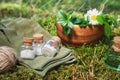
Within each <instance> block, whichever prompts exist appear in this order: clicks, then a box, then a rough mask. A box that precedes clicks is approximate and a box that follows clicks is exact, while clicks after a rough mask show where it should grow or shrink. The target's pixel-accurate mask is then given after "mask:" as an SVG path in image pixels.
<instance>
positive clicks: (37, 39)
mask: <svg viewBox="0 0 120 80" xmlns="http://www.w3.org/2000/svg"><path fill="white" fill-rule="evenodd" d="M33 38H34V42H35V43H37V44H41V43H42V40H43V34H34V35H33Z"/></svg>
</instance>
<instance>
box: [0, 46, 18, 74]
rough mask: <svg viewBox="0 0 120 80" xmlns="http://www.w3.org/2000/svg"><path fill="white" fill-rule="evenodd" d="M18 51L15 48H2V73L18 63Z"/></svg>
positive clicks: (0, 64)
mask: <svg viewBox="0 0 120 80" xmlns="http://www.w3.org/2000/svg"><path fill="white" fill-rule="evenodd" d="M16 59H17V57H16V51H15V50H14V49H13V48H10V47H7V46H2V47H0V73H3V72H5V71H7V70H9V69H11V68H12V67H13V66H14V65H15V63H16Z"/></svg>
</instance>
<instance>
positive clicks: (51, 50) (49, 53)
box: [41, 36, 61, 57]
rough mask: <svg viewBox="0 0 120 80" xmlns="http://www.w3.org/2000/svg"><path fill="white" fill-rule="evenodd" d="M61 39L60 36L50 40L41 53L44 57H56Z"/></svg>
mask: <svg viewBox="0 0 120 80" xmlns="http://www.w3.org/2000/svg"><path fill="white" fill-rule="evenodd" d="M60 43H61V39H60V38H59V37H58V36H53V37H52V38H51V39H50V40H48V41H47V42H46V43H45V45H44V46H43V47H42V49H41V52H42V54H43V56H46V57H54V56H55V55H56V53H57V50H58V49H59V46H60Z"/></svg>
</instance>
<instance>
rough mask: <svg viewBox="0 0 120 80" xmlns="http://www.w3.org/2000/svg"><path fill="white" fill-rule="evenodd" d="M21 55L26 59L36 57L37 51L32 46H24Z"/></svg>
mask: <svg viewBox="0 0 120 80" xmlns="http://www.w3.org/2000/svg"><path fill="white" fill-rule="evenodd" d="M20 57H21V58H24V59H34V58H35V51H34V49H33V47H32V46H25V45H23V46H22V50H21V52H20Z"/></svg>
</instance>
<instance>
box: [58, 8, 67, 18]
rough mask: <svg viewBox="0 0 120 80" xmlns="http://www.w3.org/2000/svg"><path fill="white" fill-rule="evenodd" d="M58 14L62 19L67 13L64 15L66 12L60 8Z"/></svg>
mask: <svg viewBox="0 0 120 80" xmlns="http://www.w3.org/2000/svg"><path fill="white" fill-rule="evenodd" d="M58 16H59V17H60V18H61V19H63V20H67V15H66V12H65V11H64V10H60V11H59V12H58Z"/></svg>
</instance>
